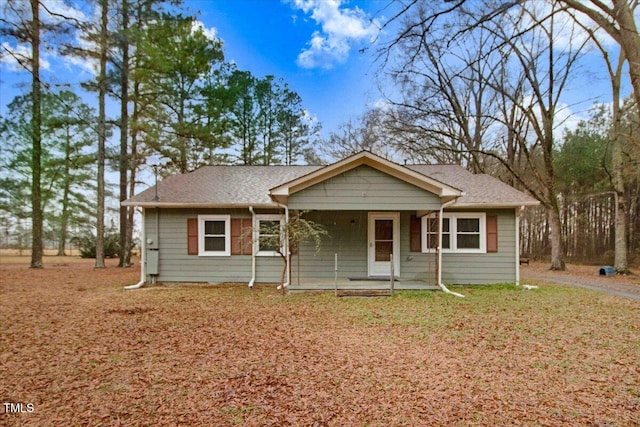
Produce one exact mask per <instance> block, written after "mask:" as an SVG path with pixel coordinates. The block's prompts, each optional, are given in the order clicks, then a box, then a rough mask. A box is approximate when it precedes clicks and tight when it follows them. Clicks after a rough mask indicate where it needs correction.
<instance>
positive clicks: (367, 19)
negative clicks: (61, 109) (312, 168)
mask: <svg viewBox="0 0 640 427" xmlns="http://www.w3.org/2000/svg"><path fill="white" fill-rule="evenodd" d="M1 1H2V0H0V2H1ZM44 1H45V2H46V3H47V7H48V8H49V9H51V10H53V11H57V12H61V13H63V14H66V15H69V14H72V15H73V14H77V16H79V14H81V13H82V12H80V11H79V10H82V11H83V12H84V13H85V14H89V13H91V12H90V11H89V10H88V9H90V8H89V7H88V6H87V4H88V2H87V1H85V0H68V1H67V3H65V2H63V1H62V0H44ZM389 3H390V0H369V1H367V0H185V8H186V10H187V13H193V14H196V16H197V18H198V19H199V20H200V21H201V23H202V26H203V28H204V29H205V30H206V31H207V32H208V33H210V34H212V35H215V36H216V37H218V38H220V39H221V40H223V43H224V51H225V59H226V60H227V61H233V62H235V63H237V65H238V68H240V69H243V70H248V71H251V73H253V74H254V75H255V76H257V77H264V76H265V75H268V74H272V75H274V76H276V77H278V78H283V79H284V81H285V82H287V83H288V84H289V86H290V88H291V89H293V90H295V91H296V92H298V94H299V95H300V96H301V97H302V100H303V105H304V107H305V108H306V109H307V110H308V111H309V112H310V114H311V115H312V116H313V117H315V118H316V119H317V120H318V121H320V122H321V123H322V126H323V131H322V134H323V136H324V137H327V136H328V135H329V133H330V132H331V131H336V130H337V128H338V126H339V125H340V124H342V123H345V122H346V121H348V120H350V119H355V118H356V117H357V116H359V115H360V114H362V113H363V112H364V111H365V110H366V109H367V107H369V106H372V105H375V104H377V103H379V102H380V100H381V95H380V94H379V92H378V90H377V87H378V84H379V81H378V79H377V77H376V73H377V71H378V66H379V64H378V63H376V62H375V56H376V51H377V48H378V47H379V46H378V45H376V44H375V41H374V40H375V38H376V36H377V35H378V28H379V26H380V25H381V23H383V22H384V21H385V19H386V18H388V17H389V16H391V15H392V14H393V11H392V10H390V9H388V8H387V6H388V5H389ZM69 4H72V5H75V6H76V7H77V8H78V10H73V9H71V8H70V7H69ZM389 34H390V32H387V34H386V35H383V36H382V37H383V38H384V37H385V36H389ZM0 43H2V45H3V47H4V46H5V43H6V42H5V41H4V40H0ZM10 48H11V49H12V50H13V51H14V52H17V53H20V52H21V49H23V50H22V52H24V51H25V50H26V49H28V46H15V45H11V46H10ZM363 48H368V49H367V52H366V53H359V50H361V49H363ZM5 53H6V50H3V49H0V114H3V113H5V112H6V105H7V104H8V103H9V102H10V101H11V100H12V99H13V98H14V96H16V95H18V94H20V93H24V92H26V91H27V90H28V88H29V86H28V84H29V81H30V76H29V73H28V72H26V71H25V70H24V69H21V68H20V67H17V66H16V65H15V62H13V63H12V61H11V58H10V57H8V56H7V55H6V54H5ZM2 54H5V55H4V57H3V56H2ZM590 56H591V57H592V58H591V61H586V62H584V63H583V64H582V67H583V69H584V71H589V72H590V73H584V74H582V75H576V78H575V79H573V80H574V81H573V82H572V83H573V84H572V85H571V87H569V88H567V89H566V100H565V106H566V109H565V110H564V111H562V115H565V116H571V117H572V119H571V120H569V121H567V122H566V123H567V124H569V126H575V123H576V122H577V121H578V120H579V119H580V118H586V117H587V110H588V109H589V108H590V106H591V105H592V103H593V102H595V101H600V102H609V100H610V88H609V84H608V79H607V77H606V73H605V72H604V69H603V66H602V60H601V58H600V57H599V54H598V53H597V52H593V51H592V52H591V54H590ZM42 61H43V68H44V69H43V71H42V79H43V81H45V82H47V83H50V84H52V85H55V84H57V83H67V82H68V81H70V80H71V81H73V80H75V81H74V82H73V84H72V85H71V86H70V89H71V90H75V91H77V92H80V91H81V89H80V86H79V81H82V80H88V79H89V78H90V77H91V76H90V72H89V71H88V67H87V64H86V63H84V64H83V63H80V62H79V61H77V60H72V59H69V58H62V57H60V56H59V55H55V54H54V53H52V52H46V51H45V52H43V58H42ZM585 88H588V90H585ZM625 93H626V94H628V90H627V91H625ZM84 98H85V100H86V101H87V102H88V103H90V104H92V105H95V94H89V95H85V97H84ZM110 111H111V116H112V117H116V116H117V115H118V112H117V111H118V110H117V107H116V106H115V103H114V104H113V106H112V107H111V109H110Z"/></svg>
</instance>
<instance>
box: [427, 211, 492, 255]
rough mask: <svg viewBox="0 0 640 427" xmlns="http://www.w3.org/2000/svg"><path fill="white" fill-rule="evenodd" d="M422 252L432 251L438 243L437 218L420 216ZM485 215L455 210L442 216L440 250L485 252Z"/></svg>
mask: <svg viewBox="0 0 640 427" xmlns="http://www.w3.org/2000/svg"><path fill="white" fill-rule="evenodd" d="M422 230H423V233H424V238H423V240H422V241H423V248H422V252H434V251H435V249H436V247H437V245H438V218H437V216H435V215H427V216H424V217H422ZM485 230H486V215H485V214H484V213H472V212H456V213H444V214H443V216H442V252H458V253H464V252H467V253H469V252H478V253H484V252H486V241H485V240H486V239H485V236H486V232H485Z"/></svg>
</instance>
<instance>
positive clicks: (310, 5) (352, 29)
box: [292, 0, 380, 69]
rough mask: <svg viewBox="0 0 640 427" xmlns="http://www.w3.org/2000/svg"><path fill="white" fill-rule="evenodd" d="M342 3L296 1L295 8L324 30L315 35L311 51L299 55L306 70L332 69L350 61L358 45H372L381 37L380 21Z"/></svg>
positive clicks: (309, 48) (333, 0)
mask: <svg viewBox="0 0 640 427" xmlns="http://www.w3.org/2000/svg"><path fill="white" fill-rule="evenodd" d="M341 5H342V0H293V2H292V7H294V8H296V9H299V10H301V11H303V12H304V13H305V14H310V15H311V19H313V20H314V21H315V22H316V23H317V24H318V25H320V26H321V30H317V31H314V32H313V34H312V36H311V40H309V42H308V43H307V45H308V47H307V48H306V49H304V50H303V51H302V52H301V53H300V55H298V61H297V62H298V65H299V66H301V67H303V68H326V69H328V68H332V67H333V66H334V65H335V64H336V63H343V62H345V61H346V60H347V58H348V56H349V52H350V51H351V48H352V46H353V45H354V44H358V43H361V42H363V41H367V40H369V41H371V40H373V38H374V37H375V35H376V34H377V33H378V29H379V28H380V25H379V23H378V21H377V20H373V21H372V20H370V19H369V18H368V17H367V15H366V13H365V12H364V11H363V10H362V9H360V8H358V7H354V8H352V9H349V8H342V7H341Z"/></svg>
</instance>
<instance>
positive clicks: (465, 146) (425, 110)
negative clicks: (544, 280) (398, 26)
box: [389, 1, 585, 270]
mask: <svg viewBox="0 0 640 427" xmlns="http://www.w3.org/2000/svg"><path fill="white" fill-rule="evenodd" d="M459 3H460V4H461V3H464V2H459ZM474 5H477V4H476V3H474ZM507 5H508V4H507V3H504V4H503V6H504V7H503V8H496V7H494V8H493V9H490V10H492V11H493V12H492V13H491V14H489V15H479V14H478V13H477V12H478V10H476V9H473V10H471V9H464V8H462V7H461V6H458V7H457V8H454V9H455V13H453V12H451V11H446V15H447V19H446V20H444V21H443V22H439V21H438V20H437V18H438V16H439V13H444V12H442V11H440V12H438V10H435V11H434V10H433V9H430V10H428V11H425V10H423V9H419V8H418V9H417V10H416V11H414V12H415V16H414V18H413V19H412V18H411V16H409V15H408V14H407V15H405V25H404V27H403V28H405V30H404V31H401V32H400V34H399V35H398V37H397V38H396V39H394V40H393V41H392V43H390V44H389V49H392V48H396V47H400V48H402V49H401V52H402V53H403V57H402V58H404V60H402V58H401V59H400V61H399V63H400V69H399V70H398V71H397V72H396V76H398V75H399V76H402V77H403V79H402V84H403V85H404V87H406V86H407V85H411V86H410V87H412V88H413V90H405V91H404V92H405V93H407V92H408V93H412V96H410V97H409V98H407V99H405V100H403V102H402V104H401V107H402V108H401V109H400V110H399V111H400V112H401V113H402V114H409V116H408V118H409V120H405V121H404V123H403V124H402V126H401V127H400V129H401V130H402V131H403V132H404V133H406V134H409V135H418V134H421V133H422V134H423V135H424V139H423V140H422V141H420V140H419V139H418V138H416V137H415V136H412V137H413V138H414V139H415V141H416V143H417V146H418V147H420V146H421V144H422V147H424V148H425V149H426V150H427V151H433V150H434V147H435V148H436V149H437V150H438V151H445V152H447V151H448V152H453V153H456V154H460V155H462V156H464V157H465V159H466V161H467V162H468V163H469V166H470V169H472V170H476V171H477V170H482V165H483V163H482V162H485V161H486V159H487V158H491V159H493V160H494V163H495V162H498V163H499V164H500V165H501V166H502V167H503V168H504V169H505V170H507V171H508V173H509V174H510V175H511V176H512V178H513V183H515V184H517V185H518V186H520V187H521V188H524V189H526V190H528V191H529V192H530V193H531V194H532V195H533V196H534V197H536V198H537V199H538V200H539V201H540V202H541V203H542V204H543V206H544V207H545V208H546V209H547V212H548V216H549V223H550V226H551V239H552V241H551V247H552V261H551V269H553V270H562V269H564V268H565V265H564V260H563V253H564V250H563V242H562V232H561V231H562V230H561V221H560V212H559V205H558V198H557V192H556V190H555V177H554V175H555V172H554V162H553V153H554V147H555V140H554V131H555V130H556V128H557V127H558V122H557V119H556V113H557V112H558V111H559V108H560V106H561V103H560V102H561V95H562V93H563V90H564V89H565V87H566V86H567V84H568V82H569V78H570V76H571V75H572V71H573V68H574V67H575V64H576V62H577V60H578V58H579V57H580V53H581V51H582V49H583V47H584V44H585V41H584V39H583V41H582V42H581V43H578V44H575V43H573V42H571V41H570V42H569V43H567V44H565V45H563V46H561V45H560V44H558V43H557V38H558V37H559V35H560V34H563V35H567V34H568V35H569V37H568V39H569V40H574V39H573V38H572V37H571V35H572V33H573V32H574V31H575V25H572V24H571V23H570V22H569V23H567V20H566V19H565V20H561V19H559V17H558V15H557V14H555V13H554V10H553V9H554V8H556V7H557V4H556V2H554V1H552V2H551V3H550V5H551V10H549V9H548V6H549V3H546V2H545V3H529V2H522V4H521V5H520V7H518V8H517V9H515V8H514V9H511V7H506V6H507ZM405 13H408V12H405ZM477 16H480V18H479V19H478V18H477ZM470 22H473V23H474V24H473V25H470ZM561 23H562V24H561ZM452 34H453V38H452ZM469 49H476V50H477V53H476V54H475V55H474V56H465V52H467V51H468V50H469ZM497 54H499V56H497ZM443 63H446V65H443ZM412 123H417V126H416V125H412ZM412 126H413V130H411V131H408V129H411V127H412Z"/></svg>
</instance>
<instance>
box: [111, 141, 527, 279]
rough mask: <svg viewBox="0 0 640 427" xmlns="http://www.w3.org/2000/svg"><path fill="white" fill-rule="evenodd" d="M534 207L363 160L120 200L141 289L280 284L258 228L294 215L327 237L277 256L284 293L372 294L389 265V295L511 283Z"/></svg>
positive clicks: (489, 181) (465, 180) (422, 169)
mask: <svg viewBox="0 0 640 427" xmlns="http://www.w3.org/2000/svg"><path fill="white" fill-rule="evenodd" d="M537 204H538V202H537V201H536V200H534V199H533V198H532V197H530V196H529V195H527V194H525V193H523V192H521V191H518V190H516V189H514V188H512V187H510V186H508V185H507V184H505V183H503V182H501V181H499V180H497V179H495V178H493V177H491V176H488V175H480V174H472V173H470V172H469V171H467V170H465V169H464V168H462V167H460V166H456V165H406V166H403V165H399V164H396V163H394V162H391V161H389V160H386V159H383V158H381V157H379V156H377V155H375V154H372V153H370V152H366V151H363V152H360V153H358V154H355V155H352V156H350V157H347V158H345V159H343V160H341V161H338V162H336V163H333V164H331V165H328V166H205V167H202V168H200V169H198V170H195V171H193V172H191V173H187V174H183V175H176V176H171V177H169V178H167V179H165V180H163V181H162V182H159V183H158V184H157V188H154V187H152V188H149V189H147V190H145V191H143V192H141V193H140V194H138V195H136V196H134V197H132V198H130V199H129V200H126V201H124V202H123V205H125V206H135V207H139V208H141V209H142V213H143V225H142V230H143V248H142V253H143V268H142V273H141V275H142V277H141V283H140V284H139V285H141V284H142V283H144V282H149V281H151V282H155V281H159V282H163V283H166V282H206V283H221V282H245V283H249V284H250V285H253V283H255V282H271V283H273V282H278V281H279V280H280V274H281V272H282V270H283V265H284V264H283V261H282V259H281V257H280V256H278V254H277V253H276V252H275V251H274V248H273V247H265V246H268V245H265V244H262V245H261V240H262V241H263V242H264V241H265V240H266V239H265V238H264V237H265V236H260V230H264V229H267V227H265V225H274V224H278V223H280V224H284V223H285V222H286V221H287V220H288V218H290V215H292V213H293V212H297V211H304V212H305V213H304V216H305V218H307V219H310V220H313V221H315V222H317V223H320V224H322V225H324V227H325V228H326V230H327V232H328V235H327V236H326V238H324V239H323V242H322V246H321V248H320V249H319V251H316V248H315V245H314V244H312V243H309V244H306V243H302V244H301V245H300V247H299V248H298V250H297V251H296V253H294V254H291V253H288V254H287V256H288V259H289V269H288V271H287V278H286V284H287V285H288V286H289V289H292V290H293V289H332V288H333V286H334V282H336V281H340V286H343V287H349V286H356V283H359V284H360V285H362V281H365V282H366V281H371V283H372V285H373V284H374V283H375V281H376V280H385V278H386V280H389V279H390V277H391V269H392V267H393V272H394V277H396V278H397V284H396V288H403V287H404V288H413V289H415V288H429V287H432V286H434V285H439V284H442V283H444V284H491V283H499V282H502V283H504V282H509V283H518V282H519V253H518V252H519V251H518V247H519V243H518V239H519V238H518V236H519V232H518V230H519V224H518V218H519V214H520V211H521V209H523V208H524V207H526V206H533V205H537ZM249 236H253V238H252V239H250V238H249ZM261 237H262V239H261ZM392 263H393V266H392Z"/></svg>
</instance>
